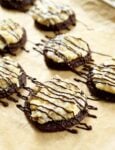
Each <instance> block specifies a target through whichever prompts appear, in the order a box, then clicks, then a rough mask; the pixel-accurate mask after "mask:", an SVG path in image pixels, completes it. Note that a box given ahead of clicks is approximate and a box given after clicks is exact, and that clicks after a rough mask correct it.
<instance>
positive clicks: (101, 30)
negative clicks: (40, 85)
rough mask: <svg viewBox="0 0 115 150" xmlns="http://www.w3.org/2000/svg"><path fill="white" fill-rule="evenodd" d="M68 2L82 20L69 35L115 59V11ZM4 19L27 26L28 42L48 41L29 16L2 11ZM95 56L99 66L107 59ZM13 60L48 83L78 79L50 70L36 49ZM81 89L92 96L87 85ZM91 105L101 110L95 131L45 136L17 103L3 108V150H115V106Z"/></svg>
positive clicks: (96, 0)
mask: <svg viewBox="0 0 115 150" xmlns="http://www.w3.org/2000/svg"><path fill="white" fill-rule="evenodd" d="M60 3H61V1H60ZM65 3H68V4H69V5H71V7H73V9H74V10H75V11H76V14H77V18H78V22H77V26H76V27H75V28H73V29H72V31H70V32H69V34H72V35H76V36H78V37H82V38H83V39H85V40H86V41H87V42H88V43H89V44H90V47H91V49H92V50H93V51H97V52H102V53H106V54H109V55H112V56H115V10H114V9H113V8H111V7H109V6H108V5H106V4H105V3H103V2H101V1H100V0H84V1H81V0H68V1H67V0H65ZM3 18H12V19H13V20H15V21H17V22H19V23H20V24H21V25H22V26H24V27H26V30H27V35H28V41H33V42H38V41H40V39H41V38H44V33H43V32H41V31H39V30H38V29H36V28H35V27H34V21H33V19H32V18H31V16H30V15H29V14H24V13H19V12H15V13H14V11H13V12H12V11H7V10H5V9H2V8H0V19H3ZM27 46H28V45H27ZM12 57H13V56H12ZM93 57H94V58H95V60H96V61H97V62H98V63H100V62H103V61H104V60H106V59H107V57H104V56H100V55H96V54H93ZM13 59H15V60H17V61H18V62H19V63H20V64H21V65H22V66H23V68H24V69H25V71H26V72H27V73H28V74H29V75H31V76H33V77H37V79H38V80H40V81H45V80H48V79H50V78H51V77H52V76H54V75H56V74H58V75H60V76H61V77H62V78H68V79H70V80H71V79H73V78H74V77H76V75H75V74H74V73H72V72H70V71H66V72H64V71H60V72H59V71H52V70H49V69H48V68H47V66H46V65H45V63H44V59H43V57H42V56H41V55H39V54H38V53H36V52H34V51H32V50H31V52H30V53H26V52H21V53H19V55H18V56H17V57H13ZM79 86H82V88H84V90H85V93H86V94H87V95H89V93H88V92H87V89H86V87H85V86H84V85H81V84H79ZM19 103H23V102H22V101H20V102H19ZM89 103H90V104H93V105H94V106H97V107H98V111H93V113H94V114H96V115H97V116H98V118H97V119H91V118H88V119H87V120H86V122H87V123H88V124H89V125H90V124H91V125H92V126H93V130H92V131H84V130H79V133H78V134H71V133H68V132H65V131H64V132H58V133H42V132H40V131H39V130H36V129H35V128H34V127H33V126H31V125H30V124H29V123H28V121H27V119H26V117H25V116H24V114H23V112H21V111H20V110H18V109H17V108H16V107H15V104H14V103H13V102H11V103H10V105H9V107H8V108H4V107H2V106H0V114H1V119H0V150H25V149H27V150H58V149H60V150H97V149H98V150H114V149H115V142H114V140H115V119H114V116H115V115H114V114H115V103H109V102H103V101H89Z"/></svg>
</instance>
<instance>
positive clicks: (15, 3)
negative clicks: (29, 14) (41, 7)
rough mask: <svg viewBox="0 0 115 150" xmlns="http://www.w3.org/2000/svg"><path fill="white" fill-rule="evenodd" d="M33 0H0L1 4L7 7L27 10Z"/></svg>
mask: <svg viewBox="0 0 115 150" xmlns="http://www.w3.org/2000/svg"><path fill="white" fill-rule="evenodd" d="M34 1H35V0H1V5H2V6H3V7H5V8H7V9H14V10H19V11H27V10H28V9H29V8H30V6H32V5H33V3H34Z"/></svg>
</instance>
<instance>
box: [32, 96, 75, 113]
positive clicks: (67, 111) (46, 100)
mask: <svg viewBox="0 0 115 150" xmlns="http://www.w3.org/2000/svg"><path fill="white" fill-rule="evenodd" d="M35 97H36V98H39V99H40V100H43V101H45V102H48V103H50V104H51V105H54V106H55V107H56V108H57V107H59V108H61V109H63V110H64V111H65V112H66V113H73V114H74V112H73V111H69V110H67V109H65V108H64V107H62V106H59V105H57V104H54V103H53V102H51V101H49V99H45V98H43V97H40V96H36V95H35ZM62 102H63V101H62ZM30 105H31V104H30ZM38 106H39V105H38Z"/></svg>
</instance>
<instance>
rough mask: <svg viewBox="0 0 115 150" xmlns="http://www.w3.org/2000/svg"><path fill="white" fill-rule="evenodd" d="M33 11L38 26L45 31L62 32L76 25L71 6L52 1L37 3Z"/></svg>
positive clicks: (45, 0)
mask: <svg viewBox="0 0 115 150" xmlns="http://www.w3.org/2000/svg"><path fill="white" fill-rule="evenodd" d="M31 11H32V12H33V18H34V20H35V24H36V26H37V27H38V28H39V29H42V30H45V31H61V30H64V29H68V28H69V27H70V26H73V25H75V24H76V16H75V13H74V11H73V10H72V9H71V8H70V7H69V6H67V5H61V4H57V3H54V2H53V1H51V0H50V1H48V0H42V1H37V3H36V5H35V6H34V7H33V8H32V10H31Z"/></svg>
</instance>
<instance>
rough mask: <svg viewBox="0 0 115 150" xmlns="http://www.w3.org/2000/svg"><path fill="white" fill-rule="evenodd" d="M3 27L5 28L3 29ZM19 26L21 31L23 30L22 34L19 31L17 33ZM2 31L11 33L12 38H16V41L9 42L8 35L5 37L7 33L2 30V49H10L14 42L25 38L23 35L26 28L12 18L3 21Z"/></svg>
mask: <svg viewBox="0 0 115 150" xmlns="http://www.w3.org/2000/svg"><path fill="white" fill-rule="evenodd" d="M2 28H3V29H2ZM18 28H19V30H20V32H22V35H19V33H17V31H16V30H17V29H18ZM0 31H4V32H5V33H7V34H9V35H10V37H11V38H12V39H15V40H14V41H16V42H14V43H9V41H8V39H7V37H5V35H6V34H5V35H4V34H3V33H4V32H3V33H2V32H0V40H1V41H2V42H3V44H4V47H3V49H1V50H6V51H7V50H8V48H9V47H10V45H11V47H12V48H13V44H16V43H18V42H19V41H21V39H22V38H23V35H24V34H25V30H24V29H23V28H22V27H20V26H19V24H17V23H15V22H13V21H12V20H11V19H9V20H3V22H1V24H0ZM9 51H10V50H9Z"/></svg>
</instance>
